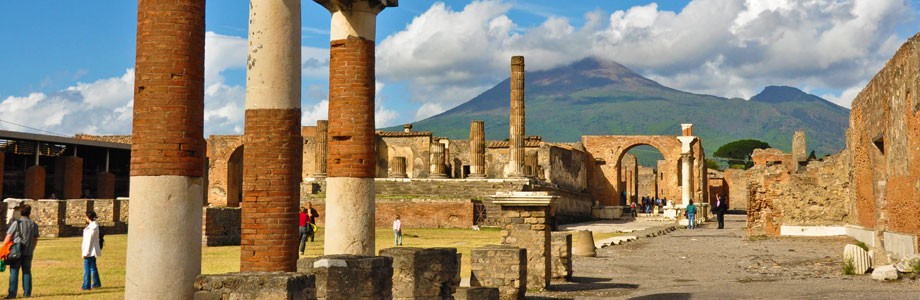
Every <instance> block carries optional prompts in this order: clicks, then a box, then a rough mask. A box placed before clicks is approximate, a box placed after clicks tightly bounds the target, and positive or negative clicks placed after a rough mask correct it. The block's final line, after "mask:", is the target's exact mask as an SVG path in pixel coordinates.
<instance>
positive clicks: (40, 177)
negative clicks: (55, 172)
mask: <svg viewBox="0 0 920 300" xmlns="http://www.w3.org/2000/svg"><path fill="white" fill-rule="evenodd" d="M45 176H46V172H45V167H42V166H31V167H29V168H28V169H26V191H25V195H23V197H24V198H26V199H42V198H45Z"/></svg>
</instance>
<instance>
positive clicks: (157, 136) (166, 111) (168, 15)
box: [131, 1, 205, 177]
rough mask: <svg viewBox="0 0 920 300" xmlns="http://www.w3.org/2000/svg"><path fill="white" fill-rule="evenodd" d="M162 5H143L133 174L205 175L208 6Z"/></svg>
mask: <svg viewBox="0 0 920 300" xmlns="http://www.w3.org/2000/svg"><path fill="white" fill-rule="evenodd" d="M159 2H160V1H142V2H140V4H139V6H147V7H138V15H139V16H138V22H140V23H141V24H138V26H137V59H136V61H135V70H136V74H137V75H136V76H135V79H134V86H135V89H134V121H133V130H132V134H131V136H132V141H131V142H132V144H131V176H158V175H177V176H191V177H202V175H203V173H204V167H203V166H204V165H203V164H204V157H205V144H204V138H203V129H204V113H203V112H204V101H202V99H204V55H201V54H202V53H204V35H205V33H204V28H205V26H204V13H203V11H204V2H203V1H186V2H181V3H177V4H171V5H175V6H177V7H180V8H181V9H178V10H170V11H165V10H159V9H154V7H156V6H158V5H161V3H159ZM166 62H168V63H166Z"/></svg>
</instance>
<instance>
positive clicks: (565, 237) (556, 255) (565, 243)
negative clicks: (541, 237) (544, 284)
mask: <svg viewBox="0 0 920 300" xmlns="http://www.w3.org/2000/svg"><path fill="white" fill-rule="evenodd" d="M551 235H552V244H551V246H550V247H552V259H551V263H552V280H553V281H566V280H569V279H570V278H572V260H573V259H572V233H569V232H564V231H557V232H552V233H551Z"/></svg>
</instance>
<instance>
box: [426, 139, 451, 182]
mask: <svg viewBox="0 0 920 300" xmlns="http://www.w3.org/2000/svg"><path fill="white" fill-rule="evenodd" d="M430 151H431V168H430V170H429V171H430V174H431V175H429V176H428V177H429V178H447V169H446V166H445V165H444V160H445V157H444V144H442V143H440V142H432V143H431V149H430Z"/></svg>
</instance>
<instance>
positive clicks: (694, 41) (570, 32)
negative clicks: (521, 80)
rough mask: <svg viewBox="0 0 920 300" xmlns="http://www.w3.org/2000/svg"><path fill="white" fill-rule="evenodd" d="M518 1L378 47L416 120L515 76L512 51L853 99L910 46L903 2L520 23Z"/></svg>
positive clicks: (781, 0) (483, 6)
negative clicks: (405, 88)
mask: <svg viewBox="0 0 920 300" xmlns="http://www.w3.org/2000/svg"><path fill="white" fill-rule="evenodd" d="M510 9H511V4H510V3H509V2H505V1H500V0H484V1H475V2H473V3H471V4H469V5H466V6H465V7H463V8H462V9H459V10H457V9H454V8H451V7H449V6H448V5H446V4H444V3H440V2H439V3H435V4H433V5H432V6H431V7H430V8H429V9H428V11H426V12H424V13H423V14H421V15H419V16H418V17H416V18H415V19H413V20H412V22H410V23H409V24H408V25H407V26H406V27H405V29H404V30H402V31H400V32H397V33H395V34H393V35H390V36H388V37H386V38H385V39H384V40H383V41H382V42H381V43H380V45H379V46H378V48H377V60H378V63H377V72H378V74H379V79H380V80H383V81H384V82H387V81H408V82H410V92H411V93H412V100H413V101H415V102H416V103H418V104H419V109H418V110H417V112H416V117H417V118H424V117H427V116H431V115H434V114H437V113H440V112H442V111H443V110H446V109H449V108H451V107H453V106H456V105H457V104H460V103H462V102H463V101H465V100H468V99H470V98H471V97H472V96H475V95H476V94H478V93H480V92H482V91H484V90H485V89H486V88H488V87H490V86H491V85H494V84H495V83H497V82H498V81H500V80H502V79H504V78H507V77H508V63H509V60H510V56H512V55H525V56H526V57H527V68H528V70H529V71H536V70H542V69H548V68H552V67H556V66H560V65H564V64H568V63H571V62H573V61H575V60H578V59H581V58H584V57H588V56H596V57H601V58H606V59H611V60H615V61H617V62H620V63H622V64H624V65H626V66H628V67H630V68H632V69H633V70H635V71H637V72H639V73H641V74H643V75H645V76H647V77H649V78H651V79H653V80H656V81H658V82H660V83H662V84H665V85H668V86H671V87H674V88H678V89H682V90H687V91H691V92H696V93H708V94H714V95H719V96H725V97H742V98H749V97H751V96H753V95H754V94H756V93H757V92H759V91H760V90H761V89H762V88H763V87H764V86H767V85H792V86H797V87H800V88H803V89H822V90H832V91H840V92H839V93H831V94H828V95H825V96H827V97H829V98H833V99H834V100H835V102H836V103H838V104H841V105H844V106H849V103H850V101H852V97H851V96H852V95H853V92H852V91H853V90H856V91H858V90H859V89H861V88H862V84H864V83H865V81H866V80H867V79H868V78H870V77H871V76H872V75H874V74H875V72H877V70H878V69H879V68H880V67H881V66H882V65H883V64H884V62H885V61H887V59H888V58H890V56H891V55H892V54H893V53H894V51H895V50H896V48H897V47H898V46H899V45H900V43H901V42H903V37H898V35H897V32H896V29H897V28H896V27H897V26H898V25H899V24H901V22H904V20H906V19H910V17H912V16H910V15H909V14H911V12H912V11H913V10H912V9H911V7H910V6H909V4H908V3H906V2H905V1H903V0H842V1H841V0H814V1H794V0H770V1H767V0H746V1H741V0H692V1H690V3H688V5H687V6H686V7H684V8H683V9H682V10H681V11H679V12H672V11H664V10H661V9H659V8H658V6H657V4H655V3H652V4H648V5H644V6H635V7H632V8H629V9H626V10H620V11H614V12H602V11H592V12H588V13H586V14H585V17H584V20H585V22H584V23H583V24H582V25H580V26H575V25H573V22H571V21H570V20H568V19H566V18H561V17H554V16H549V17H546V18H545V20H544V21H543V22H542V23H541V24H539V25H537V26H534V27H530V28H521V27H520V26H519V25H517V24H516V23H515V22H514V20H511V19H510V18H509V17H508V11H509V10H510Z"/></svg>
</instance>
